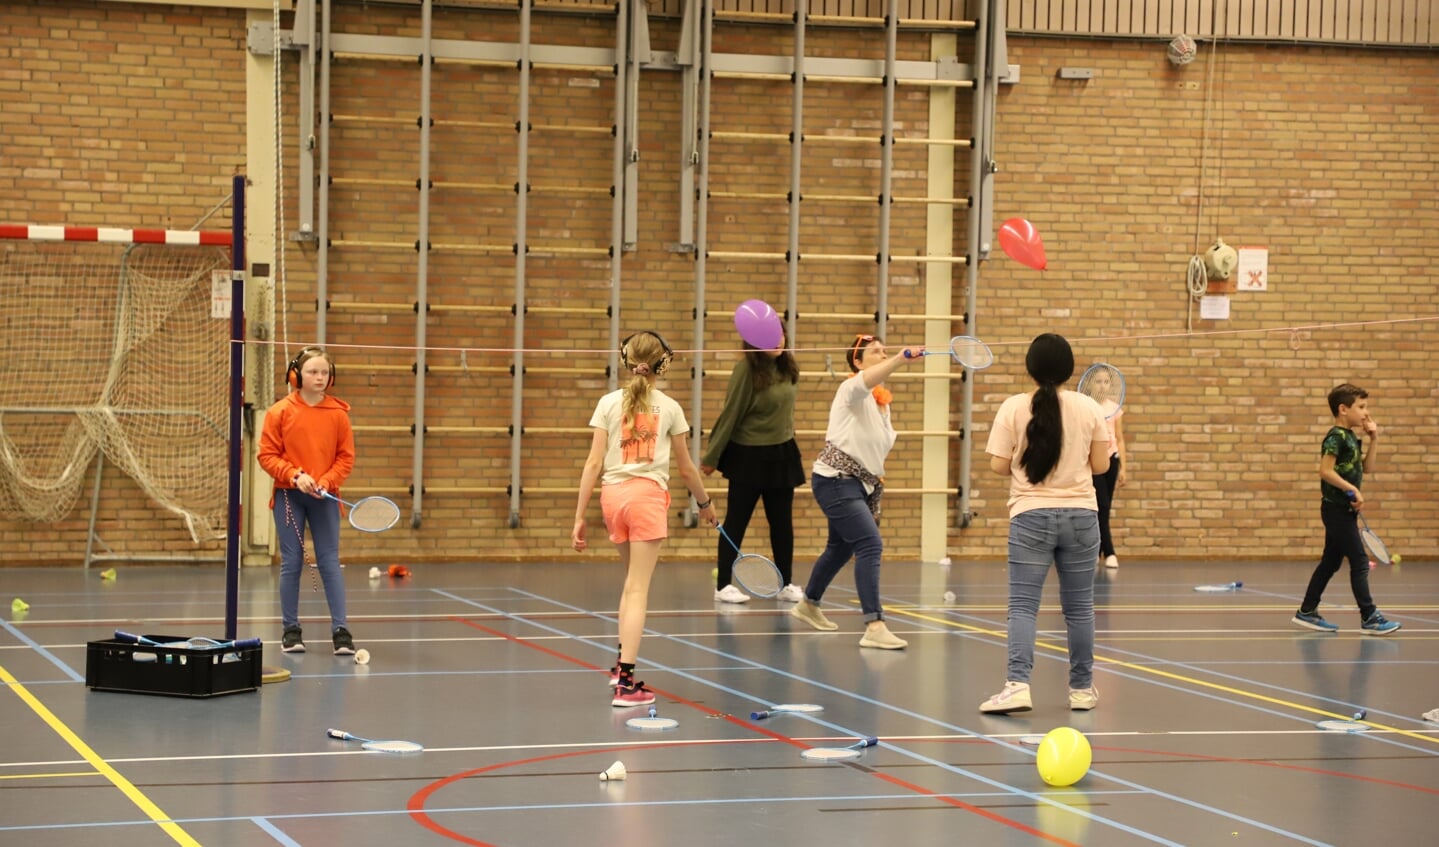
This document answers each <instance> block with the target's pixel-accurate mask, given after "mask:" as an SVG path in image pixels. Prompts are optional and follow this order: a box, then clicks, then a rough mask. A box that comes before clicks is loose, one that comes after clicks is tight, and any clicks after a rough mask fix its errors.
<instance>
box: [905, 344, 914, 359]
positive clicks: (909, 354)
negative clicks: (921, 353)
mask: <svg viewBox="0 0 1439 847" xmlns="http://www.w3.org/2000/svg"><path fill="white" fill-rule="evenodd" d="M904 357H905V358H906V359H913V358H914V353H913V352H911V351H910V349H909V348H908V347H906V348H904Z"/></svg>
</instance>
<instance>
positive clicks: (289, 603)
mask: <svg viewBox="0 0 1439 847" xmlns="http://www.w3.org/2000/svg"><path fill="white" fill-rule="evenodd" d="M274 512H275V536H276V537H277V538H278V539H279V541H280V622H281V625H282V626H284V628H285V629H289V628H290V627H295V626H299V625H300V574H301V573H303V572H304V570H305V543H304V540H303V539H304V529H305V524H306V523H308V524H309V525H310V540H311V541H312V542H314V545H315V561H316V563H318V564H319V566H320V581H321V582H323V583H324V584H325V602H327V603H328V604H329V606H330V631H331V632H334V631H335V630H336V629H338V628H339V627H342V626H343V627H347V628H348V626H349V625H348V624H347V623H346V619H345V581H344V577H343V576H342V575H341V573H340V504H339V503H336V502H335V501H334V500H330V499H328V498H326V499H320V498H317V497H311V496H310V495H308V494H305V493H303V492H300V491H297V490H295V489H293V488H277V489H275V509H274Z"/></svg>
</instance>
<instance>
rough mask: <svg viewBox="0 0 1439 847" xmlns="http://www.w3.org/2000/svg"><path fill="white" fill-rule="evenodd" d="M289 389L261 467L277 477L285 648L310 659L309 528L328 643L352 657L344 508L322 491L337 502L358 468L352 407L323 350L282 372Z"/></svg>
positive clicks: (274, 504) (274, 502)
mask: <svg viewBox="0 0 1439 847" xmlns="http://www.w3.org/2000/svg"><path fill="white" fill-rule="evenodd" d="M285 381H286V382H287V383H289V386H290V388H292V389H294V390H292V391H291V392H290V393H289V395H287V396H286V397H285V398H284V399H283V400H281V401H280V402H278V403H276V404H275V405H274V406H271V407H270V411H269V412H268V413H267V414H266V415H265V427H264V430H263V431H262V432H261V434H260V452H259V456H258V458H259V461H260V467H262V468H264V469H265V472H266V473H268V474H269V475H270V476H272V477H274V478H275V488H274V493H273V494H272V495H271V498H270V509H271V511H273V512H274V515H275V534H276V536H277V537H278V538H279V540H280V618H281V622H282V624H283V626H284V635H283V637H282V639H281V642H280V649H281V650H283V651H284V652H286V653H303V652H305V641H304V638H303V637H302V633H301V629H300V573H301V571H303V570H304V567H305V538H304V528H305V524H306V523H309V525H310V539H311V540H312V541H313V542H314V544H315V559H316V561H317V564H318V565H319V570H320V579H321V580H322V581H323V582H324V584H325V600H326V602H327V603H329V606H330V636H331V640H332V641H333V643H334V647H335V655H337V656H348V655H351V654H353V653H354V652H355V640H354V638H353V637H352V636H351V635H350V630H349V626H348V622H347V621H346V619H345V583H344V580H343V578H342V577H341V575H340V504H339V503H337V502H336V501H334V500H330V499H328V498H326V497H325V496H324V494H323V493H322V492H326V491H328V492H329V493H331V494H333V495H335V496H336V497H338V496H340V485H341V484H343V483H344V481H345V480H346V479H347V478H348V477H349V476H350V470H351V469H352V468H354V466H355V436H354V433H353V431H351V429H350V414H349V412H350V404H348V403H346V402H345V401H343V400H340V399H337V398H335V397H331V396H330V395H329V394H328V393H327V392H328V391H329V390H330V386H332V385H334V384H335V363H334V361H333V360H332V359H331V358H330V356H329V354H328V353H326V352H325V351H324V350H323V349H321V348H319V347H306V348H305V349H304V350H301V351H300V353H299V355H297V356H296V357H295V358H294V359H292V360H291V361H290V364H289V365H288V366H287V367H286V368H285Z"/></svg>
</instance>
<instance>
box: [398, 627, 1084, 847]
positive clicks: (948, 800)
mask: <svg viewBox="0 0 1439 847" xmlns="http://www.w3.org/2000/svg"><path fill="white" fill-rule="evenodd" d="M451 620H454V621H455V622H456V623H460V624H463V625H465V626H468V627H471V628H473V629H477V630H479V631H481V632H487V633H489V634H491V635H495V636H498V637H500V638H503V639H505V640H506V641H509V642H511V643H513V644H518V645H520V646H523V647H529V648H530V649H532V650H538V651H539V652H541V653H544V654H545V655H547V656H550V657H552V658H555V659H559V660H560V661H563V662H569V663H570V664H574V665H579V666H580V667H582V668H589V669H591V670H595V671H607V669H605V668H602V667H600V666H598V665H594V664H591V663H589V662H586V661H583V660H581V659H577V658H575V657H574V656H570V655H567V654H565V653H561V652H559V651H558V650H553V649H551V648H549V647H546V646H544V645H542V644H535V643H532V642H529V641H527V640H525V639H523V638H518V637H516V636H513V635H510V634H509V633H507V632H501V631H500V630H498V629H494V628H493V627H488V626H485V625H483V624H480V623H476V622H474V621H471V620H466V619H464V618H458V617H456V618H452V619H451ZM652 690H653V691H654V692H655V693H656V694H660V695H663V696H664V697H667V698H669V699H671V700H674V701H675V702H678V703H682V704H684V705H686V706H689V707H690V708H692V709H695V710H697V711H700V712H703V713H705V714H707V715H712V716H717V717H723V718H724V719H725V720H728V721H729V722H730V723H733V724H735V725H737V726H742V727H744V728H745V729H748V730H751V731H752V732H757V733H759V734H760V735H765V736H768V737H769V738H771V739H773V740H775V741H780V742H784V743H786V744H790V745H793V746H795V747H798V748H800V749H801V750H807V749H809V747H810V746H811V745H809V744H806V743H804V742H803V741H798V740H796V739H794V738H791V737H789V736H787V735H781V734H780V733H777V732H773V731H771V730H768V729H765V728H764V727H762V726H758V725H756V724H754V723H752V722H750V721H747V720H745V719H743V718H738V717H735V716H734V715H727V714H724V713H722V712H720V711H718V710H716V709H711V708H710V707H708V706H703V705H701V704H699V703H696V702H694V701H693V700H688V699H686V698H684V697H678V696H676V695H673V694H671V693H670V692H668V691H661V690H660V689H658V688H655V689H652ZM695 743H700V742H676V746H680V745H685V744H695ZM704 743H710V742H704ZM643 746H644V747H648V748H653V747H654V746H655V745H653V744H648V745H643ZM663 746H669V745H663ZM614 749H615V748H606V750H614ZM621 749H634V748H621ZM591 752H600V751H571V752H567V753H557V754H552V755H548V756H539V757H536V758H532V759H522V760H520V761H517V762H508V763H503V764H498V765H492V766H490V767H487V768H478V769H476V770H473V771H466V772H464V773H462V774H455V775H453V776H450V777H446V778H445V779H442V780H439V781H438V782H435V783H432V784H431V785H428V786H426V787H425V788H422V789H420V790H419V791H417V792H415V794H414V796H412V797H411V798H410V804H409V809H410V816H411V817H412V818H414V819H415V821H416V822H418V823H419V824H420V825H421V826H424V827H425V828H427V829H429V830H431V831H432V832H436V833H438V834H441V835H445V836H446V837H450V838H454V839H456V840H458V841H460V842H461V843H464V844H471V845H475V847H495V846H494V845H492V844H488V843H486V842H483V841H475V840H473V839H471V838H468V837H467V836H463V835H460V834H459V833H455V832H453V831H451V830H449V829H446V828H445V827H442V826H440V825H439V824H438V823H435V822H434V820H432V819H431V818H430V817H429V815H428V814H426V813H425V811H424V806H425V801H426V800H427V799H428V798H429V797H430V795H431V794H433V793H434V792H435V791H437V790H439V789H440V788H441V787H443V786H445V785H449V784H450V783H452V782H455V781H458V780H460V779H464V778H465V777H466V776H473V775H475V774H480V773H485V772H486V771H491V770H496V769H498V768H503V767H510V766H512V765H519V764H529V763H532V762H543V761H547V760H553V759H561V758H565V757H567V756H573V755H578V754H588V753H591ZM861 770H862V771H863V772H864V773H867V774H869V775H871V776H873V777H875V778H877V779H880V780H883V781H885V782H888V783H889V784H891V785H894V786H897V787H899V788H903V789H905V790H906V791H912V792H914V793H915V794H918V795H920V796H922V797H928V798H930V799H931V800H937V801H939V802H941V803H945V804H947V805H950V806H954V807H956V808H960V809H964V810H965V811H968V812H973V813H974V814H976V815H979V816H981V817H983V818H986V819H988V820H990V821H993V822H995V823H998V824H1002V825H1004V826H1007V827H1010V828H1012V829H1016V830H1018V831H1020V832H1023V833H1024V834H1026V835H1030V836H1033V837H1035V838H1040V839H1043V840H1045V841H1048V842H1050V843H1052V844H1058V845H1061V847H1080V845H1078V844H1075V843H1074V842H1071V841H1066V840H1064V839H1063V838H1059V837H1057V836H1054V835H1050V834H1049V833H1047V832H1043V831H1041V830H1038V829H1035V828H1034V827H1031V826H1028V825H1027V824H1023V823H1020V822H1019V821H1017V820H1014V819H1012V818H1007V817H1004V816H1003V815H999V814H996V813H994V812H991V811H989V810H987V809H981V808H979V807H978V806H975V805H972V804H970V803H966V802H964V801H963V800H958V799H955V798H952V797H941V796H939V793H938V792H935V791H931V790H930V789H928V788H924V787H922V786H919V785H916V784H914V783H912V782H907V781H905V780H903V779H900V778H898V777H895V776H891V775H889V774H885V773H881V772H879V771H877V770H874V769H872V768H863V769H861Z"/></svg>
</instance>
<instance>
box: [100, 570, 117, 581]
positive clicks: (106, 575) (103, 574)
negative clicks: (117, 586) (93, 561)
mask: <svg viewBox="0 0 1439 847" xmlns="http://www.w3.org/2000/svg"><path fill="white" fill-rule="evenodd" d="M100 578H101V579H105V580H110V579H114V578H115V569H114V568H106V569H105V570H103V571H100Z"/></svg>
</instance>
